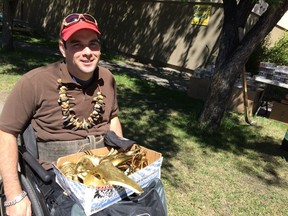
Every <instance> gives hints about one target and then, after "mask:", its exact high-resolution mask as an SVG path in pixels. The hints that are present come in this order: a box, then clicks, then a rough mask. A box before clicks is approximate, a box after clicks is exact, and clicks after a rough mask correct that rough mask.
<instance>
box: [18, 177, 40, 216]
mask: <svg viewBox="0 0 288 216" xmlns="http://www.w3.org/2000/svg"><path fill="white" fill-rule="evenodd" d="M20 179H21V183H22V187H23V189H24V190H25V191H26V192H27V194H28V197H29V199H30V202H31V205H32V215H35V216H38V215H39V216H44V215H45V214H44V212H43V209H42V206H41V204H40V201H39V198H38V196H37V192H36V191H35V189H34V187H33V186H32V184H31V182H30V181H29V180H28V179H27V178H26V177H25V176H24V175H22V174H20Z"/></svg>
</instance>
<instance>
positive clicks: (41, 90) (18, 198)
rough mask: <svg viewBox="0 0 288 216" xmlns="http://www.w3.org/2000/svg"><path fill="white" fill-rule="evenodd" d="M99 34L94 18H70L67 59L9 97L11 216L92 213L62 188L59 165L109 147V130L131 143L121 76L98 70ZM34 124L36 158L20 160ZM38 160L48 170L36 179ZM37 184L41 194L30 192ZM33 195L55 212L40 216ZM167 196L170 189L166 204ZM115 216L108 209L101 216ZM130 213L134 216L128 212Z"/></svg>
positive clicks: (4, 146)
mask: <svg viewBox="0 0 288 216" xmlns="http://www.w3.org/2000/svg"><path fill="white" fill-rule="evenodd" d="M99 36H100V31H99V29H98V24H97V21H96V20H95V18H94V17H92V16H91V15H89V14H78V13H74V14H70V15H68V16H67V17H66V18H65V19H64V20H63V22H62V25H61V30H60V38H61V39H60V41H59V49H60V52H61V54H62V55H63V57H64V60H63V61H61V62H56V63H53V64H50V65H48V66H44V67H40V68H36V69H34V70H32V71H29V72H28V73H26V74H25V75H23V76H22V77H21V79H20V80H19V81H18V82H17V84H16V85H15V87H14V89H13V90H12V92H11V94H10V95H9V97H8V98H7V100H6V103H5V105H4V107H3V111H2V114H1V116H0V151H1V157H0V174H1V176H2V181H3V185H4V193H5V197H6V199H5V202H4V206H5V207H6V208H5V211H6V214H7V215H32V214H34V215H40V214H42V213H43V215H84V211H83V210H82V209H81V208H80V207H79V206H78V205H77V204H75V202H74V201H73V200H72V199H71V198H70V197H68V196H66V195H65V194H64V193H63V191H62V189H61V188H60V187H59V186H58V185H57V184H56V183H55V180H54V173H53V171H51V163H52V162H53V161H56V160H57V159H58V158H59V157H62V156H64V155H68V154H72V153H75V152H78V151H80V150H81V149H82V148H91V149H94V148H99V147H103V146H104V141H103V140H104V136H105V134H106V133H107V132H108V131H113V132H114V133H115V134H116V135H117V136H118V137H123V134H122V128H121V123H120V120H119V118H118V109H119V108H118V102H117V93H116V83H115V80H114V77H113V75H112V73H111V72H110V71H109V70H107V69H105V68H103V67H101V66H99V65H98V63H99V59H100V55H101V52H100V42H99ZM27 125H30V127H29V130H30V135H31V134H32V136H35V140H34V142H35V141H36V142H35V148H36V151H35V149H34V150H33V148H32V152H30V153H27V154H24V153H23V152H22V153H21V154H20V156H18V148H20V147H22V146H18V145H17V137H18V135H19V134H21V133H23V131H24V129H25V128H27ZM28 137H29V136H28ZM33 139H34V138H32V141H31V139H30V141H31V142H33ZM35 152H36V153H35ZM31 154H32V155H33V154H34V155H33V156H34V157H36V158H37V161H38V162H39V163H40V164H41V165H42V167H45V170H47V173H45V174H44V177H41V175H40V174H39V173H38V175H40V177H39V176H38V175H37V174H35V173H34V171H33V170H34V169H33V167H34V165H35V163H34V162H33V159H31V157H30V156H31ZM27 155H28V156H27ZM21 157H23V158H24V159H25V158H26V159H25V160H26V161H30V164H29V162H28V164H29V166H21V169H25V176H26V177H23V176H22V175H20V177H19V173H18V161H19V162H21V161H20V159H21ZM18 158H19V160H18ZM32 158H33V157H32ZM31 161H32V162H31ZM20 165H21V164H20ZM35 166H37V165H35ZM31 167H32V168H31ZM42 167H41V168H42ZM35 169H36V168H35ZM22 172H23V170H21V173H22ZM45 175H46V176H45ZM29 176H30V177H29ZM41 178H42V179H41ZM27 179H29V181H30V182H27ZM43 179H44V180H43ZM51 179H52V180H51ZM31 181H32V184H35V185H36V189H35V188H34V189H30V185H31ZM160 187H162V186H161V182H160ZM29 190H34V191H41V194H44V195H43V197H42V198H40V201H37V202H40V203H41V202H42V203H43V200H44V206H46V207H47V210H45V211H41V210H40V211H39V212H40V213H37V211H38V210H37V209H35V208H34V206H33V205H34V204H33V203H34V202H35V201H33V200H34V197H33V194H32V193H31V194H32V195H30V194H29ZM27 193H28V196H27ZM163 193H164V192H163V190H162V200H164V201H165V198H163V197H164V196H163ZM38 198H39V197H38ZM31 203H32V207H31ZM42 206H43V205H42ZM112 206H113V205H112ZM157 208H159V207H157ZM2 209H3V208H2ZM163 209H164V213H163V214H162V213H157V215H159V214H160V215H161V214H162V215H166V206H165V203H164V208H163ZM104 210H105V209H104ZM45 212H46V213H45ZM124 212H125V211H124ZM162 212H163V211H162ZM108 214H110V213H108V212H106V213H105V211H104V212H102V213H101V212H99V213H96V214H95V215H108ZM113 215H115V214H113ZM125 215H129V212H127V210H126V212H125ZM131 215H132V214H131ZM155 215H156V214H155Z"/></svg>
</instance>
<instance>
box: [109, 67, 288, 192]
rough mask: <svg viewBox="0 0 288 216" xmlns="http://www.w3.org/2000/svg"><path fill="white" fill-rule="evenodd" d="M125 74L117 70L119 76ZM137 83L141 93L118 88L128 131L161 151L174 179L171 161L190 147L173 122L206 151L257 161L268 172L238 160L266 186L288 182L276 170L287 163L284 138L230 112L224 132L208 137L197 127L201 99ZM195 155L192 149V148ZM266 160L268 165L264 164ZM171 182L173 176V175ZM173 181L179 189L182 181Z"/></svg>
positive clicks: (222, 130) (241, 167) (128, 133)
mask: <svg viewBox="0 0 288 216" xmlns="http://www.w3.org/2000/svg"><path fill="white" fill-rule="evenodd" d="M123 73H124V72H119V71H118V72H116V73H114V74H118V75H121V74H123ZM133 79H134V78H133ZM134 84H135V86H134V87H133V88H136V89H137V91H134V90H132V89H130V88H127V87H125V85H119V86H118V101H119V105H120V110H121V116H120V117H121V119H122V123H123V130H124V134H125V136H126V137H128V138H131V139H134V140H135V141H136V142H138V143H139V144H141V145H144V146H146V147H148V148H151V149H154V150H156V151H159V152H161V153H162V154H163V156H164V159H165V160H164V162H163V169H165V171H167V172H169V173H170V174H171V175H170V178H171V176H173V177H172V178H174V177H175V176H177V175H176V174H175V175H174V174H173V172H176V171H177V168H176V167H174V165H173V164H171V163H170V162H169V161H170V160H169V159H171V158H173V157H175V156H176V155H177V153H178V152H180V151H185V149H183V147H181V142H180V143H179V140H178V139H179V138H180V136H177V135H175V134H174V133H172V131H171V127H170V126H169V125H171V124H173V127H172V128H174V129H175V128H176V129H177V130H178V129H179V130H181V131H183V132H184V133H185V136H186V137H188V139H189V138H191V139H195V140H196V141H197V144H199V146H201V147H200V148H202V150H203V152H205V151H206V150H207V149H210V150H212V151H214V152H220V151H221V152H223V151H226V152H231V153H233V154H235V155H239V156H243V155H245V157H247V158H249V160H250V161H252V163H253V166H257V169H261V168H262V169H263V170H264V171H263V172H262V174H257V173H253V168H251V167H250V164H249V165H247V164H246V165H245V164H241V162H240V161H239V167H238V169H239V170H240V171H241V172H244V173H247V174H248V175H252V176H256V177H257V178H258V179H260V180H262V181H263V182H265V183H266V184H273V185H278V186H283V184H286V183H284V182H283V181H281V178H280V176H279V173H277V171H276V168H279V167H281V166H283V164H282V165H281V163H279V161H278V160H277V159H275V157H274V156H277V157H281V158H283V159H286V160H287V159H288V154H287V152H285V151H283V150H280V149H279V147H280V142H281V141H280V140H276V139H275V138H273V137H268V136H266V137H265V136H264V137H263V135H261V134H260V132H259V131H260V130H261V128H262V127H261V126H250V125H245V124H243V122H240V121H239V117H237V116H236V115H231V114H229V113H227V114H226V118H225V119H224V122H223V125H222V126H221V128H220V130H219V131H218V132H216V133H215V134H213V135H208V134H206V133H205V131H201V130H200V129H199V127H198V125H197V117H198V115H199V113H200V111H201V108H202V106H203V103H202V102H201V101H198V100H193V99H191V98H189V97H188V96H187V95H186V93H185V92H180V91H175V90H169V89H167V88H164V87H160V86H157V85H156V84H153V83H150V82H147V81H143V80H140V79H135V81H134ZM173 112H176V113H181V120H179V121H177V117H174V116H173ZM183 119H184V121H183ZM143 122H145V123H143ZM180 139H181V138H180ZM192 156H193V152H191V157H192ZM261 161H265V162H267V163H264V164H265V165H263V163H261ZM267 164H269V165H267ZM261 166H263V167H261ZM267 175H269V178H268V177H267ZM271 176H273V177H272V178H271ZM169 181H170V182H173V181H174V180H173V179H169ZM173 185H175V187H179V186H177V184H173ZM286 186H287V185H286Z"/></svg>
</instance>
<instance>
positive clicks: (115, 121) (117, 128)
mask: <svg viewBox="0 0 288 216" xmlns="http://www.w3.org/2000/svg"><path fill="white" fill-rule="evenodd" d="M110 130H111V131H114V132H115V133H116V134H117V136H119V137H123V132H122V127H121V123H120V119H119V118H118V117H114V118H112V119H111V122H110Z"/></svg>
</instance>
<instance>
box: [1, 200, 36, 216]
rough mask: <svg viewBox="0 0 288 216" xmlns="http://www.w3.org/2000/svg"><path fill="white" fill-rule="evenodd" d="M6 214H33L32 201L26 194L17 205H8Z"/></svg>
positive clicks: (26, 215)
mask: <svg viewBox="0 0 288 216" xmlns="http://www.w3.org/2000/svg"><path fill="white" fill-rule="evenodd" d="M6 214H7V215H17V216H18V215H19V216H31V215H32V210H31V202H30V200H29V198H28V196H26V197H25V198H24V199H23V200H21V201H20V202H19V203H16V204H15V205H12V206H9V207H6Z"/></svg>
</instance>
